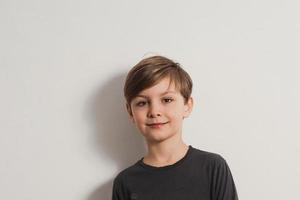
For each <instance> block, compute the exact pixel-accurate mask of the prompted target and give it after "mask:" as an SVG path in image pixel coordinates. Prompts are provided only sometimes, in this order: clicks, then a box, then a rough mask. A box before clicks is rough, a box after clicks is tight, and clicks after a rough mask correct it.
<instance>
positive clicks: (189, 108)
mask: <svg viewBox="0 0 300 200" xmlns="http://www.w3.org/2000/svg"><path fill="white" fill-rule="evenodd" d="M193 106H194V99H193V97H190V98H189V100H188V101H187V103H186V104H185V105H184V107H185V110H184V114H183V118H186V117H188V116H189V115H190V114H191V112H192V110H193Z"/></svg>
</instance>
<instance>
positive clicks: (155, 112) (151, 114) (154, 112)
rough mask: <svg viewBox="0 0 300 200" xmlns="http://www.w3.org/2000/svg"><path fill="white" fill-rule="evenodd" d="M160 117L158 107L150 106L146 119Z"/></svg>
mask: <svg viewBox="0 0 300 200" xmlns="http://www.w3.org/2000/svg"><path fill="white" fill-rule="evenodd" d="M157 116H161V112H160V107H159V105H151V106H150V108H149V112H148V117H151V118H153V117H157Z"/></svg>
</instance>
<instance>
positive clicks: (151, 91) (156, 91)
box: [137, 79, 179, 96]
mask: <svg viewBox="0 0 300 200" xmlns="http://www.w3.org/2000/svg"><path fill="white" fill-rule="evenodd" d="M168 93H172V94H177V93H179V91H178V90H177V89H176V88H175V85H174V83H171V82H170V81H169V80H168V79H164V80H161V81H159V82H158V83H157V84H156V85H153V86H151V87H150V88H147V89H144V90H142V91H141V92H140V93H139V94H138V95H137V96H147V95H164V94H168Z"/></svg>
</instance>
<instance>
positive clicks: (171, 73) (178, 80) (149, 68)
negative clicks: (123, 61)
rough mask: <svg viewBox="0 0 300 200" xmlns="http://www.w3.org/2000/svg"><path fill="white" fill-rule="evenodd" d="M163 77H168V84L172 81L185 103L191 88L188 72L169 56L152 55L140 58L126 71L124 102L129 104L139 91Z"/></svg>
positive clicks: (189, 95)
mask: <svg viewBox="0 0 300 200" xmlns="http://www.w3.org/2000/svg"><path fill="white" fill-rule="evenodd" d="M164 78H169V80H170V84H172V83H174V85H175V88H176V90H177V91H179V92H180V94H181V95H182V97H183V98H184V103H187V102H188V99H189V98H190V97H191V94H192V89H193V82H192V79H191V77H190V76H189V74H188V73H187V72H186V71H185V70H184V69H182V68H181V67H180V64H179V63H176V62H174V61H172V60H171V59H169V58H166V57H163V56H152V57H148V58H145V59H143V60H141V61H140V62H138V63H137V64H136V65H135V66H133V68H132V69H131V70H130V71H129V72H128V74H127V77H126V81H125V84H124V89H123V91H124V96H125V99H126V104H127V105H129V106H130V104H131V101H132V100H133V99H134V98H135V97H136V96H137V95H138V94H139V93H140V92H141V91H143V90H145V89H147V88H150V87H151V86H153V85H155V84H157V83H158V82H159V81H161V80H162V79H164ZM129 108H130V107H129Z"/></svg>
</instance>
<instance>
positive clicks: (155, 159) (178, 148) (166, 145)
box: [143, 140, 189, 167]
mask: <svg viewBox="0 0 300 200" xmlns="http://www.w3.org/2000/svg"><path fill="white" fill-rule="evenodd" d="M147 145H148V154H147V155H146V156H144V158H143V162H144V163H145V164H148V165H152V166H156V167H160V166H165V165H171V164H174V163H176V162H177V161H179V160H180V159H181V158H183V157H184V156H185V154H186V153H187V151H188V148H189V146H188V145H187V144H185V143H184V142H183V141H182V140H178V141H176V142H174V141H164V142H163V143H158V144H150V143H147Z"/></svg>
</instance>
